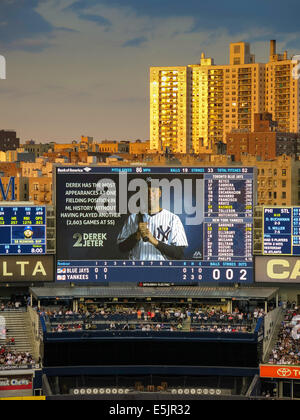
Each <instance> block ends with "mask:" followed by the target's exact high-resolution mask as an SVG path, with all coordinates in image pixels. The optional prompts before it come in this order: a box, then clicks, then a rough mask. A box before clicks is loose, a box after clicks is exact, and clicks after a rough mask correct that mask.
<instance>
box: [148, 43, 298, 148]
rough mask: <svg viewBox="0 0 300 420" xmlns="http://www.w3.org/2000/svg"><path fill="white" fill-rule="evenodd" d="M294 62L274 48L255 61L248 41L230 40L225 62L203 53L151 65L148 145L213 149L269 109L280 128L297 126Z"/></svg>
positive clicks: (246, 129) (286, 129)
mask: <svg viewBox="0 0 300 420" xmlns="http://www.w3.org/2000/svg"><path fill="white" fill-rule="evenodd" d="M294 66H295V62H294V61H293V60H288V59H287V53H285V54H282V55H280V54H276V45H275V44H274V41H272V42H271V56H270V62H269V63H268V64H263V63H255V56H254V55H253V54H251V51H250V45H249V44H248V43H245V42H238V43H231V44H230V60H229V64H228V65H215V64H214V60H213V59H212V58H206V57H205V55H204V54H202V56H201V61H200V64H197V65H188V66H187V67H151V69H150V79H151V80H150V149H151V150H157V151H159V152H165V151H166V150H170V151H171V152H174V153H189V152H193V153H196V154H199V153H211V152H216V146H217V144H218V143H219V142H224V143H225V142H226V136H227V134H228V133H231V132H233V131H236V132H241V133H242V132H251V131H253V129H254V119H255V114H258V113H263V112H265V111H267V112H270V113H271V114H272V116H273V120H276V121H278V130H279V131H283V132H294V133H295V132H299V131H300V125H299V87H298V80H295V79H294V78H293V73H292V71H293V68H294Z"/></svg>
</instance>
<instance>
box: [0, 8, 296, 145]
mask: <svg viewBox="0 0 300 420" xmlns="http://www.w3.org/2000/svg"><path fill="white" fill-rule="evenodd" d="M299 14H300V2H299V0H285V1H284V2H282V0H252V1H251V2H245V1H242V0H227V1H224V0H214V1H213V2H208V1H207V0H185V1H182V0H1V1H0V55H2V56H4V57H5V60H6V80H0V129H14V130H16V131H17V134H18V136H19V137H20V138H21V141H22V142H25V141H26V140H30V139H33V140H35V141H37V142H48V141H56V142H58V143H64V142H70V141H72V140H78V139H80V137H81V135H86V136H91V137H94V139H95V140H96V141H101V140H105V139H109V140H136V139H142V140H147V139H149V115H150V105H149V68H150V66H174V65H188V64H196V63H199V60H200V56H201V53H202V52H205V54H206V56H209V57H213V58H214V59H215V63H216V64H227V63H228V61H229V43H230V42H239V41H245V42H250V43H251V49H252V53H254V54H255V55H256V61H257V62H266V61H268V55H269V42H270V40H271V39H276V40H277V45H278V51H279V52H283V51H284V50H288V52H289V56H293V55H294V54H299V53H300V25H299V23H298V16H299Z"/></svg>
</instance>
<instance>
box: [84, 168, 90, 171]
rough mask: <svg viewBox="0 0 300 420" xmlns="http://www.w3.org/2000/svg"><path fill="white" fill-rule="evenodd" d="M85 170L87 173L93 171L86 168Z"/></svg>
mask: <svg viewBox="0 0 300 420" xmlns="http://www.w3.org/2000/svg"><path fill="white" fill-rule="evenodd" d="M83 170H84V171H85V172H91V170H92V169H91V168H84V169H83Z"/></svg>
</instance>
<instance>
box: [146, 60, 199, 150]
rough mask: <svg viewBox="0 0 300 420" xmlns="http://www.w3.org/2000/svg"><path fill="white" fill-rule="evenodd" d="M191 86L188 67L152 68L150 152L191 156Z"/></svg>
mask: <svg viewBox="0 0 300 420" xmlns="http://www.w3.org/2000/svg"><path fill="white" fill-rule="evenodd" d="M191 84H192V80H191V69H190V68H189V67H151V69H150V106H151V116H150V149H151V150H157V151H163V152H170V153H189V151H190V146H191V139H192V132H191V122H190V117H191V115H190V93H191Z"/></svg>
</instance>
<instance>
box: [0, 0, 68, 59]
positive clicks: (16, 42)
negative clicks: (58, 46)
mask: <svg viewBox="0 0 300 420" xmlns="http://www.w3.org/2000/svg"><path fill="white" fill-rule="evenodd" d="M47 1H48V0H1V1H0V48H1V50H2V51H12V50H23V51H30V52H40V51H42V50H44V49H46V48H48V47H50V46H52V45H53V44H52V43H53V39H54V38H55V36H56V33H57V31H72V29H70V28H67V27H63V26H61V27H56V26H55V25H54V24H52V23H50V22H49V21H48V20H47V19H46V18H45V17H43V16H42V15H41V14H40V13H39V11H38V8H39V6H40V5H42V4H45V3H47Z"/></svg>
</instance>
